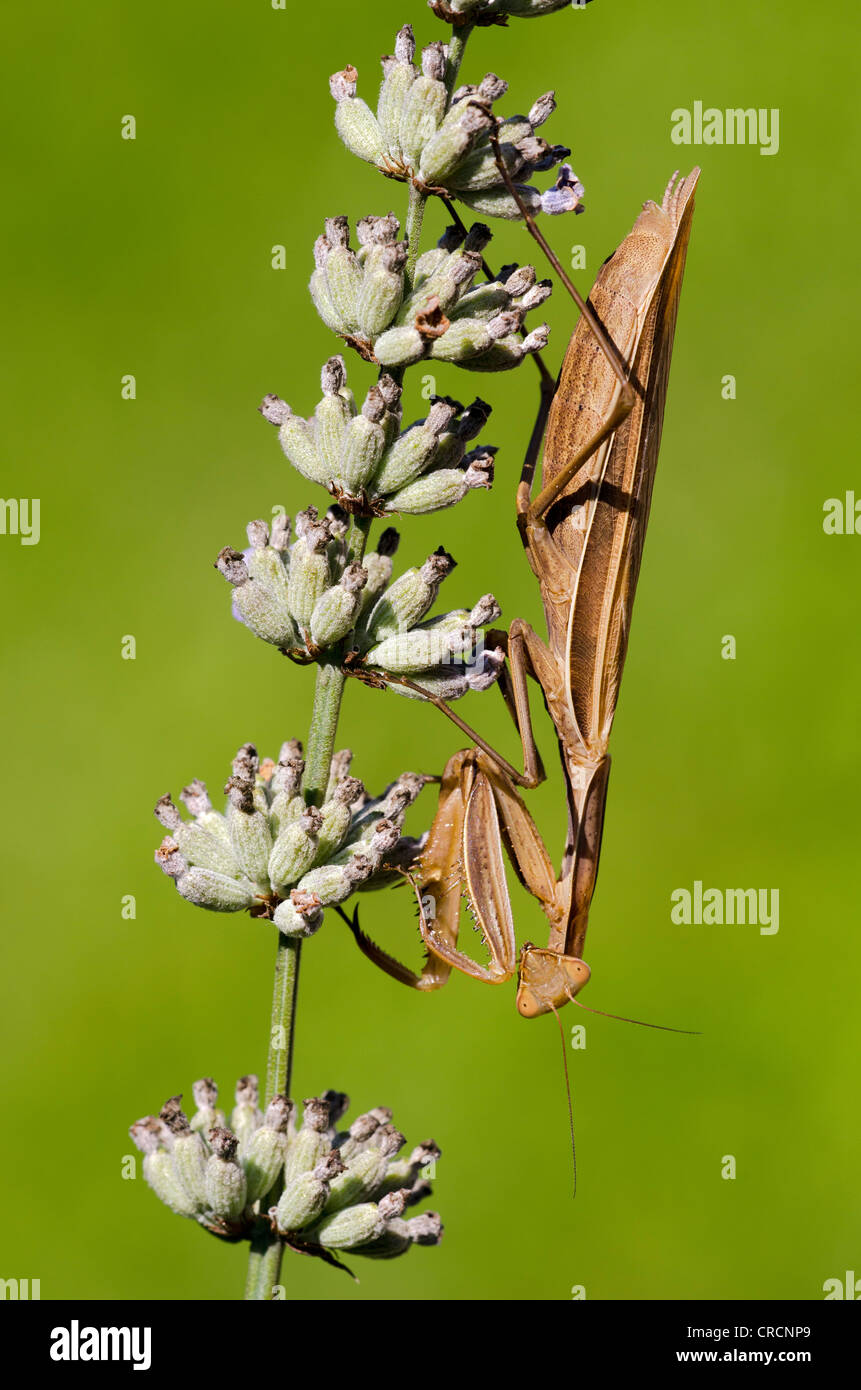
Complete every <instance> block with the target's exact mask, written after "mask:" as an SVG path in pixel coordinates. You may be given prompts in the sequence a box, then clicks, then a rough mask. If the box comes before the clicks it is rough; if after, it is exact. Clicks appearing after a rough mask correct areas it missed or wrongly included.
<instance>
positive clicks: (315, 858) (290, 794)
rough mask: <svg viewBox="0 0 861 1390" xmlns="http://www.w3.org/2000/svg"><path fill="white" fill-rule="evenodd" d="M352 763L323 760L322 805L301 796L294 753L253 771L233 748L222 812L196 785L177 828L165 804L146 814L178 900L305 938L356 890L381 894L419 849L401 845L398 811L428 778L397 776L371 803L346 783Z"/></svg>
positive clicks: (298, 752) (249, 749)
mask: <svg viewBox="0 0 861 1390" xmlns="http://www.w3.org/2000/svg"><path fill="white" fill-rule="evenodd" d="M351 756H352V755H351V754H350V753H349V751H346V750H345V751H344V752H342V753H337V754H335V755H334V757H333V759H332V770H331V774H330V777H329V785H328V788H327V791H326V796H325V799H324V801H323V804H322V806H320V807H319V808H318V807H316V806H308V805H307V804H306V802H305V799H304V797H303V796H302V794H301V790H300V788H301V783H302V777H303V774H304V769H305V765H304V761H303V759H302V747H301V744H299V743H298V742H297V741H296V740H295V739H292V740H290V741H289V742H288V743H285V744H284V745H283V747H282V749H281V754H280V758H279V761H278V762H277V763H275V762H273V760H272V759H271V758H266V759H264V760H263V762H261V761H260V760H259V758H258V756H257V750H256V748H255V747H254V745H253V744H251V743H246V744H244V745H243V747H242V748H240V750H239V752H238V753H237V755H236V757H235V758H234V760H233V769H232V775H231V777H230V778H229V779H228V781H227V785H226V786H225V789H224V790H225V793H226V795H227V798H228V800H227V807H226V810H225V812H224V814H222V813H221V812H219V811H216V810H214V809H213V806H212V803H211V801H210V799H209V796H208V795H207V790H206V786H205V785H204V783H203V782H200V781H194V782H191V783H190V785H189V786H187V787H185V788H184V789H183V791H182V801H183V802H184V803H185V807H186V810H187V811H188V812H189V814H190V815H191V817H192V819H191V820H184V819H183V818H182V816H181V815H180V812H179V808H178V807H177V806H176V805H175V803H174V802H173V801H172V799H171V797H170V796H169V795H167V796H163V797H161V799H160V800H159V801H158V802H157V804H156V807H155V815H156V817H157V819H158V820H159V821H160V822H161V824H162V825H163V826H164V828H165V830H167V831H168V834H167V835H166V836H165V838H164V839H163V840H162V842H161V844H160V845H159V847H158V849H157V850H156V853H155V860H156V863H157V864H158V865H159V867H160V868H161V869H162V870H163V871H164V873H166V874H167V875H168V877H169V878H172V879H173V880H174V882H175V884H176V887H177V889H178V891H179V893H180V894H181V895H182V897H184V898H186V899H187V900H188V901H189V902H192V903H194V904H195V905H196V906H197V907H206V908H209V909H211V910H212V911H214V912H241V911H243V910H246V911H248V912H250V913H251V915H252V916H253V917H263V918H265V919H266V920H269V921H272V922H274V923H275V925H276V926H277V927H278V929H279V931H281V932H282V933H283V934H284V935H285V936H292V937H305V936H312V935H313V934H314V932H316V931H317V930H318V928H319V927H320V925H321V923H322V920H323V909H324V908H326V907H330V906H333V905H336V904H338V903H341V902H343V901H344V900H345V899H346V898H348V897H349V896H350V894H351V893H353V892H354V891H355V890H356V889H358V888H371V887H380V886H382V884H383V883H388V882H391V879H392V874H393V873H396V872H399V871H403V870H406V869H408V868H409V867H410V866H411V865H412V864H413V863H414V862H415V860H416V857H417V855H418V854H419V852H420V850H421V844H422V842H421V841H418V840H414V839H411V838H409V837H407V836H402V834H401V829H402V827H403V823H404V817H405V815H406V813H407V809H408V808H409V807H410V806H411V805H412V803H413V802H414V801H415V799H416V797H417V796H418V794H419V792H420V791H421V789H422V787H423V786H424V785H425V784H426V782H428V781H429V780H431V779H429V778H427V777H421V776H418V775H417V774H415V773H412V772H405V773H403V774H402V775H401V776H400V777H399V778H398V780H397V781H396V782H393V783H392V784H391V786H389V787H388V788H387V789H386V791H385V793H384V794H383V795H382V796H380V797H375V798H370V797H368V795H367V793H366V792H365V789H364V787H363V786H362V783H361V782H360V781H359V780H358V779H357V778H355V777H351V776H349V768H350V759H351Z"/></svg>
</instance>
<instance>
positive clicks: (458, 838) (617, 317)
mask: <svg viewBox="0 0 861 1390" xmlns="http://www.w3.org/2000/svg"><path fill="white" fill-rule="evenodd" d="M499 167H500V170H501V171H503V173H504V175H505V176H506V182H507V183H508V185H509V190H510V192H511V193H512V194H513V195H514V196H515V197H517V192H516V189H515V188H514V187H513V185H512V184H511V181H510V179H508V177H507V175H506V174H505V170H504V165H503V163H502V161H501V160H500V161H499ZM699 173H700V171H699V169H694V170H693V171H692V172H691V173H690V174H688V176H687V177H686V178H682V179H679V178H678V177H677V175H675V174H674V175H673V177H672V179H671V180H670V182H669V185H668V186H667V189H666V192H665V193H664V197H663V200H662V202H661V204H660V206H658V205H657V204H656V203H653V202H647V203H645V204H644V207H643V211H642V212H641V213H640V216H639V217H638V218H637V221H636V223H635V224H634V227H633V230H632V231H631V232H630V234H629V235H628V236H627V237H626V238H625V240H624V241H623V242H622V244H621V245H620V246H619V248H618V250H617V251H616V252H615V254H614V255H613V256H611V257H610V259H609V260H607V261H606V262H605V263H604V265H603V266H602V268H601V270H600V272H599V274H598V278H597V280H596V281H595V284H594V286H593V288H592V293H591V296H590V299H589V301H588V303H584V302H583V300H582V298H581V297H580V295H579V294H578V293H577V291H576V289H575V288H574V286H573V285H572V284H571V282H570V280H569V278H568V276H567V275H566V274H565V271H564V270H563V268H562V266H561V265H560V264H559V261H558V260H557V258H556V257H555V256H554V254H553V252H552V251H551V249H550V248H549V246H548V245H547V243H546V242H545V240H544V237H543V236H542V234H541V232H540V230H539V229H538V227H537V226H536V224H535V222H534V221H533V219H532V218H531V217H530V216H529V214H528V211H527V209H526V208H525V207H523V206H522V205H521V211H522V212H523V215H524V218H525V220H526V223H527V226H528V228H529V230H530V232H531V234H532V235H533V237H535V239H536V240H537V241H538V242H539V244H540V245H541V247H542V250H543V251H544V253H545V255H547V257H548V258H549V260H550V262H551V264H552V265H553V267H554V269H555V271H556V273H557V275H558V276H559V277H560V279H561V281H562V283H563V284H564V285H565V287H566V289H567V290H568V292H569V293H570V294H571V295H572V297H573V298H574V300H575V301H576V303H577V305H578V307H579V309H580V319H579V321H578V323H577V327H576V329H575V331H574V334H573V336H572V338H571V341H570V343H569V346H568V350H567V353H566V356H565V360H564V363H563V366H562V371H561V373H560V375H559V379H558V382H554V380H553V378H552V376H551V375H550V373H549V372H547V370H546V368H544V367H543V364H542V365H541V370H542V390H541V404H540V407H539V411H538V417H537V420H536V423H535V427H534V429H533V432H532V436H531V439H530V443H529V448H528V451H527V454H526V458H525V461H524V465H523V471H522V474H521V478H520V484H519V487H518V489H517V524H518V528H519V530H520V534H521V538H522V540H523V544H524V546H525V548H526V553H527V555H528V558H529V563H530V564H531V566H532V569H533V571H534V573H535V575H536V577H537V579H538V583H539V585H540V588H541V598H542V602H543V605H544V614H545V619H546V623H547V641H546V642H545V641H543V640H542V639H541V638H540V637H539V636H538V634H537V633H536V632H535V631H534V630H533V629H532V628H531V627H530V626H529V624H528V623H525V622H522V621H520V620H519V619H518V620H515V621H514V622H513V623H512V624H511V626H510V628H509V630H508V632H507V633H498V632H495V633H492V634H490V637H491V640H492V641H494V642H498V643H500V644H501V645H503V646H504V648H505V650H506V652H507V656H508V664H507V666H505V667H504V668H503V672H502V676H501V678H500V682H499V683H500V687H501V690H502V693H503V696H504V698H505V701H506V704H507V705H508V707H509V709H510V711H511V714H512V716H513V718H514V721H515V724H516V726H517V729H518V733H519V735H520V738H521V741H522V745H523V763H524V768H523V771H522V772H518V771H517V770H516V768H514V767H512V765H511V764H510V763H509V762H508V761H507V760H506V759H505V758H503V757H501V756H500V754H499V753H498V752H496V751H495V750H494V749H493V748H491V747H490V746H489V745H488V744H487V743H486V742H485V741H484V740H483V739H482V738H481V737H480V736H479V735H478V734H477V733H475V731H474V730H472V729H471V728H469V726H468V725H467V724H465V723H464V722H463V721H462V720H461V719H460V718H459V716H458V715H456V714H455V713H454V711H453V710H452V709H450V708H449V707H448V706H447V705H445V704H444V702H443V701H441V700H438V699H437V698H436V697H434V696H432V695H429V696H428V698H430V699H432V700H433V702H434V703H435V704H437V705H439V707H440V708H441V709H443V710H444V712H445V713H446V714H447V716H448V717H449V718H450V719H452V720H453V721H454V723H455V724H457V725H458V727H459V728H460V729H461V730H463V732H464V733H466V734H467V735H468V737H469V738H470V739H471V741H472V744H473V747H471V748H469V749H466V750H463V751H461V752H459V753H455V755H454V756H453V757H452V758H451V759H450V761H449V763H448V765H447V766H446V769H445V772H444V774H443V777H442V785H441V789H440V798H439V807H438V810H437V814H436V818H435V820H434V822H433V826H432V828H431V831H430V834H429V836H428V839H427V843H426V845H425V847H424V850H423V852H422V856H421V861H420V864H419V866H418V873H417V874H416V876H415V881H414V887H415V889H416V896H417V899H418V901H419V904H420V908H419V925H420V930H421V934H422V938H423V940H424V944H425V946H426V948H427V961H426V964H425V966H424V969H423V970H422V971H421V974H415V973H413V972H412V971H411V970H409V969H407V967H406V966H403V965H401V964H400V963H399V962H398V961H396V960H394V959H393V958H392V957H391V956H389V955H388V954H387V953H385V952H384V951H382V950H381V949H380V947H378V946H377V945H375V944H374V942H373V941H371V940H370V938H369V937H367V936H366V935H365V933H364V932H363V931H362V930H361V929H360V927H359V925H358V918H357V915H355V916H354V917H353V920H352V922H351V923H350V925H351V927H352V929H353V933H354V935H355V937H356V940H357V942H358V944H359V946H360V947H361V949H362V951H363V952H364V954H365V955H366V956H368V957H369V958H370V959H371V960H372V961H374V962H375V964H377V965H378V966H380V967H381V968H382V969H383V970H385V971H386V972H387V973H388V974H390V975H392V976H394V978H395V979H398V980H400V981H402V982H403V983H404V984H408V985H411V986H413V987H414V988H416V989H421V990H430V989H437V988H439V987H440V986H441V985H443V984H445V982H446V980H447V979H448V977H449V975H450V973H451V969H452V967H454V968H455V969H457V970H462V971H464V972H465V973H466V974H467V975H471V976H473V977H474V978H476V979H479V980H484V981H487V982H490V983H498V982H501V981H503V980H508V979H510V978H511V976H512V975H513V974H514V972H515V970H516V969H518V967H519V969H518V989H517V1008H518V1010H519V1012H520V1014H521V1015H522V1016H523V1017H524V1018H536V1017H538V1016H539V1015H541V1014H544V1013H548V1012H554V1013H555V1012H556V1010H557V1009H559V1008H561V1007H562V1005H564V1004H565V1003H567V1002H568V1001H569V1000H572V999H573V998H574V996H575V995H576V994H577V992H578V991H579V990H580V989H582V988H583V986H584V985H585V984H586V982H587V980H588V979H589V973H590V972H589V967H588V965H587V964H586V962H585V961H584V960H583V959H582V955H583V947H584V942H585V938H586V928H587V922H588V914H589V905H590V903H591V900H592V894H593V891H594V888H595V879H596V875H597V871H598V856H599V852H600V848H601V834H602V828H603V822H604V806H605V801H606V796H607V780H608V776H609V772H610V757H609V754H608V752H607V745H608V740H609V737H610V730H611V728H612V724H613V717H614V714H615V710H616V702H617V699H618V694H619V683H620V679H621V675H622V667H623V663H624V659H625V652H626V649H627V645H628V634H629V628H630V620H631V610H632V607H633V602H634V592H635V589H636V585H637V577H638V574H639V569H640V559H641V556H642V551H643V541H644V538H645V533H646V524H647V521H648V516H649V505H650V501H651V494H652V483H653V481H654V476H655V468H656V465H657V459H658V449H659V445H660V440H661V426H662V423H663V416H664V403H665V400H666V393H667V381H668V377H669V370H670V358H671V355H672V348H673V337H674V333H675V324H676V315H677V312H678V305H679V295H680V292H681V287H682V277H683V274H684V268H685V256H686V252H687V246H688V239H689V236H690V228H691V218H692V215H693V207H694V190H695V188H696V184H697V180H698V178H699ZM545 425H546V440H545V443H544V454H543V462H542V474H541V489H540V491H539V492H538V494H537V496H535V497H533V496H532V491H533V486H532V485H533V477H534V473H535V468H536V464H537V459H538V454H539V450H540V447H541V441H542V439H543V438H544V433H545ZM530 676H531V677H532V678H533V679H534V680H535V681H536V682H537V683H538V685H539V686H540V688H541V692H542V695H543V698H544V704H545V706H546V708H547V712H548V714H549V715H550V718H551V719H552V721H553V726H554V729H555V733H556V739H557V742H558V747H559V754H560V758H561V762H562V768H563V772H564V780H565V788H566V796H567V805H568V837H567V841H566V847H565V853H564V857H563V860H562V865H561V868H560V872H559V875H558V877H557V875H556V874H555V872H554V870H553V867H552V863H551V860H550V856H549V854H548V852H547V850H546V848H545V846H544V843H543V841H542V839H541V836H540V834H539V832H538V829H537V827H536V825H535V823H534V821H533V819H532V817H531V815H530V814H529V811H528V810H527V808H526V806H525V804H524V802H523V799H522V798H521V796H520V795H519V794H518V792H517V790H516V788H517V787H523V788H529V787H534V786H536V785H537V784H538V783H539V782H540V781H542V780H543V777H544V775H545V774H544V769H543V767H542V763H541V758H540V755H539V753H538V749H537V747H536V744H535V739H534V735H533V730H532V724H531V718H530V711H529V699H528V690H527V678H528V677H530ZM405 683H407V684H412V683H411V682H405ZM413 688H414V689H416V690H418V689H419V688H420V687H418V686H414V687H413ZM425 693H427V692H425ZM503 845H504V846H505V848H506V850H507V851H508V856H509V859H510V861H511V864H512V866H513V868H514V871H515V873H516V874H517V877H518V878H519V880H520V882H521V883H522V884H523V885H524V886H525V887H526V888H527V889H528V891H529V892H530V893H531V894H532V895H533V896H534V897H535V898H537V900H538V902H539V904H540V905H541V908H542V909H543V911H544V913H545V915H546V916H547V918H548V920H549V923H550V935H549V940H548V943H547V945H546V946H545V947H538V946H533V945H531V944H526V945H524V946H523V948H522V949H521V951H520V954H519V959H518V952H517V946H516V941H515V932H514V921H513V916H512V910H511V903H510V899H509V894H508V888H507V884H506V878H505V863H504V858H503ZM462 894H463V895H464V896H466V898H467V900H468V903H469V905H470V906H471V909H472V913H473V916H474V919H475V923H476V925H477V927H478V928H479V930H480V932H481V934H482V936H483V938H484V941H485V943H486V945H487V948H488V951H489V954H490V962H489V964H488V965H486V966H485V965H480V964H478V963H477V962H476V961H474V960H473V959H472V958H471V957H470V956H469V955H467V954H465V953H464V952H463V951H461V950H459V949H458V928H459V917H460V900H461V895H462ZM429 899H430V900H432V902H430V901H429ZM429 909H430V910H429ZM345 916H346V915H345ZM347 920H349V919H347ZM651 1026H657V1025H651ZM671 1031H681V1030H671Z"/></svg>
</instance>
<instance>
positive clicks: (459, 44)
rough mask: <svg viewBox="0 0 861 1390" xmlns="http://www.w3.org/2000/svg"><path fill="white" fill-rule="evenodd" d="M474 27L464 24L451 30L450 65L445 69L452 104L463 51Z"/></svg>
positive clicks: (449, 43) (449, 44) (447, 88)
mask: <svg viewBox="0 0 861 1390" xmlns="http://www.w3.org/2000/svg"><path fill="white" fill-rule="evenodd" d="M472 28H473V26H472V25H471V24H464V25H463V27H462V28H460V29H452V31H451V38H450V39H449V42H448V65H447V67H446V70H445V85H446V90H447V91H448V100H449V105H451V98H452V93H453V92H454V89H455V87H456V86H457V79H458V75H459V73H460V65H461V63H462V62H463V51H464V49H465V48H466V44H467V40H468V38H469V36H470V34H471V33H472Z"/></svg>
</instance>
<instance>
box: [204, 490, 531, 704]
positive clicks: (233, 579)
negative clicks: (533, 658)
mask: <svg viewBox="0 0 861 1390" xmlns="http://www.w3.org/2000/svg"><path fill="white" fill-rule="evenodd" d="M335 511H336V509H334V508H333V509H332V510H331V511H330V512H329V513H328V514H327V516H325V517H324V518H323V519H322V520H320V519H319V518H318V516H317V511H316V508H314V507H309V508H308V510H307V511H306V512H301V513H300V514H299V516H298V517H297V519H296V532H297V539H296V541H295V542H294V543H293V545H292V546H290V547H287V546H285V545H282V544H281V541H282V538H283V537H284V536H286V535H289V518H288V517H285V516H283V515H281V516H279V517H277V518H276V522H277V523H279V524H278V526H277V529H276V527H273V532H272V535H271V536H270V534H269V530H268V527H267V526H266V523H265V522H263V521H252V522H251V523H250V525H249V527H248V534H249V537H250V539H251V542H252V545H251V549H250V550H249V551H246V552H245V554H244V555H243V554H241V553H240V552H239V551H238V550H232V549H231V548H230V547H229V546H227V547H225V549H224V550H222V551H221V554H220V555H219V557H218V560H217V561H216V564H217V566H218V568H219V570H220V571H221V573H222V574H223V575H224V576H225V578H226V579H227V580H228V582H229V583H230V584H231V585H232V586H233V605H234V615H235V616H236V617H237V618H238V619H239V620H240V622H242V623H244V624H245V626H246V627H248V628H250V630H251V631H252V632H253V633H254V635H255V636H256V637H260V638H262V639H263V641H265V642H271V643H272V644H273V645H274V646H277V647H278V648H279V650H280V651H283V652H284V653H285V655H287V656H290V657H291V658H292V659H293V660H294V661H299V662H302V663H304V662H306V661H313V660H316V659H317V657H318V656H319V655H320V653H321V651H323V650H329V651H331V649H332V648H333V647H336V646H337V645H338V644H339V643H340V644H341V658H342V662H343V664H344V667H345V669H346V670H347V671H348V673H349V674H350V675H354V676H359V677H362V678H365V679H367V680H369V681H370V683H371V684H380V683H381V677H382V676H383V675H386V674H393V675H409V676H416V675H419V676H420V677H421V683H422V685H423V686H424V687H425V688H426V689H427V690H429V691H431V692H432V693H433V694H434V695H441V696H443V694H444V698H447V699H457V698H459V696H461V695H465V694H466V692H467V691H468V690H485V689H487V687H488V686H490V685H492V684H493V682H494V680H495V679H496V677H497V676H498V674H499V670H500V668H501V665H502V662H503V660H504V655H503V653H502V651H501V649H500V648H498V647H496V646H491V647H485V646H484V642H483V638H482V636H481V629H483V628H486V627H488V626H489V625H490V624H491V623H493V622H495V621H496V619H497V618H498V617H499V614H500V609H499V605H498V604H497V602H496V599H495V598H494V597H493V595H492V594H485V595H483V597H482V598H480V599H479V601H478V603H476V604H475V606H474V607H473V608H472V609H471V610H470V609H466V608H455V609H452V610H451V611H450V612H448V613H442V614H440V615H439V616H437V617H435V618H427V614H428V613H429V612H430V610H431V608H432V607H433V605H434V603H435V602H436V598H437V595H438V593H439V587H440V584H441V583H442V581H443V580H444V579H445V578H446V577H447V576H448V575H449V574H450V573H451V571H452V570H453V569H454V567H455V561H454V560H453V559H452V557H451V555H449V554H448V553H447V552H446V551H445V550H443V549H442V548H441V547H440V549H438V550H437V551H436V552H435V553H434V554H433V555H429V556H428V558H427V560H426V561H425V563H424V564H423V565H422V566H421V567H420V568H418V569H416V568H413V569H409V570H406V571H405V572H404V573H403V574H401V575H399V576H398V578H397V579H396V580H395V581H394V582H392V573H393V564H392V556H393V555H394V554H395V552H396V551H397V548H398V542H399V536H398V533H397V531H395V530H394V529H393V528H392V527H389V528H387V529H386V530H385V531H383V533H382V535H381V536H380V539H379V541H378V544H377V549H376V550H372V551H370V552H368V554H366V555H365V557H364V559H363V561H362V563H361V564H360V565H359V564H353V563H350V562H349V557H348V553H347V550H346V546H345V543H344V532H345V530H346V528H345V526H344V523H343V521H342V520H341V519H340V517H339V516H338V515H336V514H334V513H335ZM425 620H426V621H425ZM392 688H393V689H394V690H397V691H398V692H399V693H401V694H404V695H417V694H418V692H415V691H410V690H408V689H407V688H405V687H402V686H399V685H394V686H392ZM419 698H421V696H420V695H419Z"/></svg>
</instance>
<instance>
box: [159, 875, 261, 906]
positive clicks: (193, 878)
mask: <svg viewBox="0 0 861 1390" xmlns="http://www.w3.org/2000/svg"><path fill="white" fill-rule="evenodd" d="M176 886H177V889H178V891H179V892H180V894H181V895H182V897H184V898H185V899H186V900H187V901H188V902H190V903H194V904H195V906H196V907H207V908H209V909H210V911H212V912H241V911H242V910H243V909H244V908H249V907H253V906H254V903H255V901H256V897H255V892H254V886H253V884H251V883H249V882H248V881H247V880H246V879H243V878H240V879H235V878H228V877H227V875H226V874H216V873H213V871H212V870H211V869H189V870H188V872H187V873H185V874H183V875H182V876H181V877H180V878H178V879H177V881H176Z"/></svg>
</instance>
